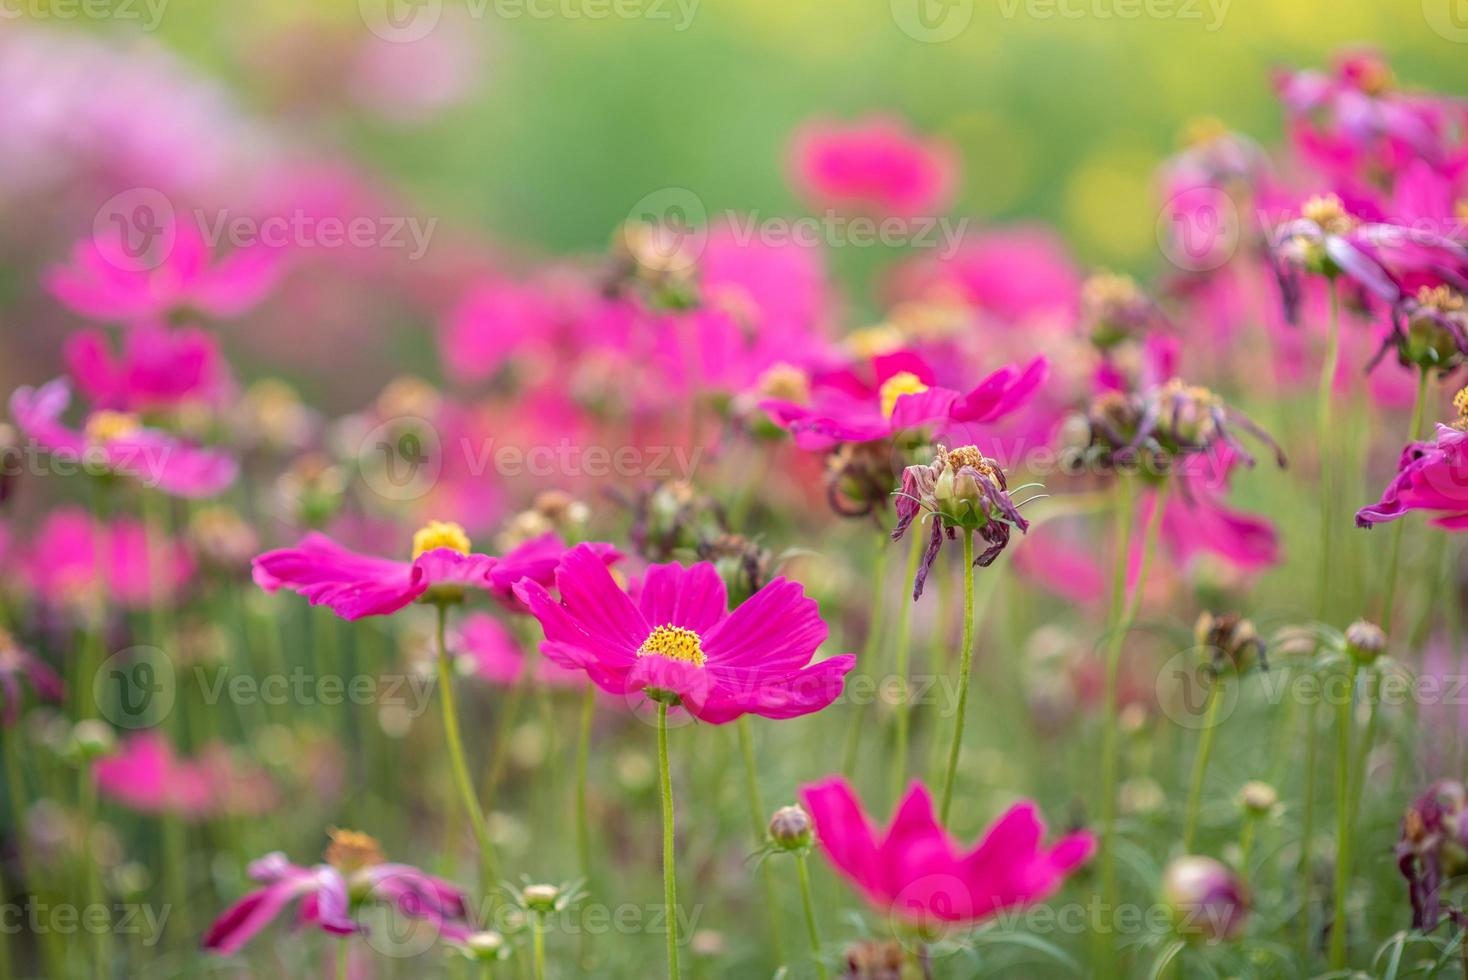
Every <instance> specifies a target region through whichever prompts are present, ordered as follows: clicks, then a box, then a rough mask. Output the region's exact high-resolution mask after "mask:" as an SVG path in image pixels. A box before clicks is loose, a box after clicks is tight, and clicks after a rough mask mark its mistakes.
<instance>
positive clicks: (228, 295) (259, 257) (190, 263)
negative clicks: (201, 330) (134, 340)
mask: <svg viewBox="0 0 1468 980" xmlns="http://www.w3.org/2000/svg"><path fill="white" fill-rule="evenodd" d="M149 220H160V222H161V223H160V224H159V225H158V227H157V228H156V229H149V231H150V234H151V238H150V239H149V240H148V241H147V242H145V243H144V244H145V245H146V246H147V249H146V251H145V252H144V253H143V254H142V255H138V254H136V253H135V252H134V251H132V250H131V248H130V246H129V244H128V243H126V242H124V241H122V240H121V239H119V240H118V241H113V240H111V238H110V237H106V236H92V237H88V238H83V239H82V240H81V241H79V242H77V243H76V245H75V246H73V248H72V254H71V264H70V265H64V266H54V267H52V268H51V269H50V270H49V271H48V272H47V273H46V276H45V279H44V285H45V287H46V289H47V291H48V292H50V293H51V295H53V296H55V297H56V299H57V300H59V301H60V302H61V304H62V305H63V306H65V307H66V308H67V309H69V310H71V311H72V312H74V313H78V314H80V315H82V316H85V317H89V318H91V319H94V320H102V321H107V322H117V323H135V322H138V321H141V320H158V319H163V318H166V317H169V316H173V315H179V314H193V315H203V316H209V317H213V318H216V319H229V318H232V317H237V316H240V315H241V314H243V313H246V312H248V311H249V310H250V309H251V308H253V307H254V306H255V305H256V304H257V303H259V302H260V301H261V300H262V299H264V298H265V296H266V294H267V293H269V292H270V290H271V289H272V288H274V286H275V283H276V281H277V280H278V279H279V277H280V272H281V262H280V253H279V251H277V250H275V249H270V248H267V247H265V246H263V245H256V246H253V247H250V248H242V249H237V250H236V251H234V252H231V253H230V254H228V255H226V256H224V257H223V258H215V257H214V256H213V255H211V254H210V247H209V244H208V243H207V242H206V241H205V239H204V235H203V233H202V232H201V231H200V230H199V229H198V228H197V227H195V226H194V225H193V224H192V223H190V222H188V221H185V220H181V219H179V218H177V217H176V216H173V215H169V216H166V217H160V218H150V219H149Z"/></svg>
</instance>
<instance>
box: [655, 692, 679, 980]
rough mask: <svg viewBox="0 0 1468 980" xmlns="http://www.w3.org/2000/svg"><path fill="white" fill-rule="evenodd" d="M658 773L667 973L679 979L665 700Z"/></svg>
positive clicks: (661, 709) (660, 711) (661, 708)
mask: <svg viewBox="0 0 1468 980" xmlns="http://www.w3.org/2000/svg"><path fill="white" fill-rule="evenodd" d="M658 775H659V777H660V781H661V784H662V795H663V910H664V912H665V914H666V916H667V920H668V922H667V930H668V977H669V980H678V976H679V974H678V877H677V871H676V870H675V868H674V865H673V862H674V855H673V774H672V771H671V770H670V769H669V767H668V703H667V702H666V701H659V702H658Z"/></svg>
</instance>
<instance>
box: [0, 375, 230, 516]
mask: <svg viewBox="0 0 1468 980" xmlns="http://www.w3.org/2000/svg"><path fill="white" fill-rule="evenodd" d="M70 404H71V388H70V386H69V385H68V384H67V383H66V381H65V380H63V379H60V378H58V379H56V380H55V381H49V382H47V383H46V384H44V385H42V386H41V387H39V388H31V387H22V388H17V389H16V390H15V392H14V394H12V395H11V396H10V414H11V417H12V418H14V419H15V424H16V425H17V426H18V427H19V428H20V430H21V431H22V432H23V433H25V435H27V436H29V437H30V438H32V439H34V440H35V441H36V442H38V443H39V444H40V445H41V446H43V447H45V448H46V449H47V450H48V451H49V452H50V453H51V455H52V456H53V457H55V458H57V459H58V460H61V459H64V460H65V461H66V462H67V463H68V464H70V465H73V466H80V467H82V468H84V469H86V470H87V471H88V472H91V471H93V469H100V470H104V471H106V472H110V473H118V474H122V475H124V476H130V477H132V478H133V479H136V480H138V481H139V482H141V483H142V484H143V485H144V486H146V487H149V488H156V489H158V490H162V491H163V492H164V493H168V494H171V495H173V496H176V497H211V496H213V495H215V494H217V493H219V492H220V491H221V490H223V489H224V488H225V487H227V486H229V485H230V484H231V483H233V482H234V479H235V476H236V475H238V473H239V465H238V464H237V463H236V462H235V460H234V459H233V458H232V457H231V456H229V455H227V454H226V453H224V452H221V451H217V450H212V449H203V448H200V447H198V446H194V445H191V444H189V443H186V442H184V441H182V440H181V439H178V438H176V437H175V436H173V435H171V434H169V433H167V432H164V431H162V430H161V429H153V428H148V427H146V426H144V425H143V424H142V423H141V422H140V421H139V419H138V418H137V417H136V416H135V415H131V414H128V413H125V412H115V411H111V410H109V409H99V410H97V411H94V412H92V413H91V414H90V415H89V416H88V417H87V421H86V424H85V426H84V427H83V428H82V429H81V430H77V429H73V428H70V427H68V426H67V425H66V424H65V423H64V422H62V421H61V416H62V414H63V413H64V412H65V411H66V409H67V407H68V406H69V405H70Z"/></svg>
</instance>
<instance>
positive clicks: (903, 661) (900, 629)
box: [892, 532, 923, 800]
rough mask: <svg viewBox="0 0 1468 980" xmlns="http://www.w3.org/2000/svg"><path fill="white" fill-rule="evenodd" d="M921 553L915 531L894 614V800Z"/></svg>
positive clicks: (901, 767) (903, 772)
mask: <svg viewBox="0 0 1468 980" xmlns="http://www.w3.org/2000/svg"><path fill="white" fill-rule="evenodd" d="M922 553H923V545H922V535H920V534H917V533H916V532H914V533H913V535H912V542H911V544H909V545H908V549H907V570H906V572H905V573H904V574H903V577H902V606H901V607H900V609H899V611H898V613H897V651H896V653H897V657H896V663H895V665H894V670H895V672H896V674H897V683H898V685H899V688H898V689H899V696H898V698H897V704H896V705H895V707H896V712H897V713H896V715H895V716H894V718H893V721H894V722H895V724H896V726H897V732H896V734H897V739H896V744H895V745H894V746H893V749H892V798H893V799H894V800H895V799H897V798H898V797H899V796H901V795H902V784H903V782H905V781H906V779H907V733H908V722H909V720H910V719H909V712H910V711H911V710H912V706H911V705H910V704H909V702H908V694H909V691H908V688H907V672H908V661H909V654H910V652H911V650H912V636H911V635H910V630H909V629H908V626H909V624H910V623H911V621H912V607H913V605H914V603H913V602H912V601H910V600H909V599H908V596H907V590H908V589H910V588H911V587H912V584H911V583H912V580H913V578H914V577H915V576H916V575H917V568H918V560H919V559H920V558H921V557H922Z"/></svg>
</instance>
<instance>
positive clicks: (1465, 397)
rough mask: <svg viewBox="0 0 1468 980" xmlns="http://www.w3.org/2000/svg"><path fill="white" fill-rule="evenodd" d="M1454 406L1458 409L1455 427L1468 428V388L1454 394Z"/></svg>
mask: <svg viewBox="0 0 1468 980" xmlns="http://www.w3.org/2000/svg"><path fill="white" fill-rule="evenodd" d="M1453 407H1454V408H1456V409H1457V410H1458V421H1457V422H1455V423H1453V425H1454V427H1456V428H1459V429H1468V388H1463V389H1462V390H1460V391H1459V392H1458V393H1457V394H1456V395H1454V396H1453Z"/></svg>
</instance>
